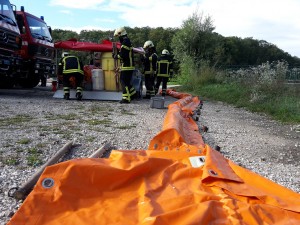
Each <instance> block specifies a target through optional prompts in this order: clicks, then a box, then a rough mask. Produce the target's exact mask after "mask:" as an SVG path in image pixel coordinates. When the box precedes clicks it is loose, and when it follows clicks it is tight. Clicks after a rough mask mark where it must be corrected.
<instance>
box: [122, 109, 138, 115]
mask: <svg viewBox="0 0 300 225" xmlns="http://www.w3.org/2000/svg"><path fill="white" fill-rule="evenodd" d="M121 114H122V115H132V116H134V115H136V114H135V113H132V112H129V111H128V110H126V109H123V108H122V109H121Z"/></svg>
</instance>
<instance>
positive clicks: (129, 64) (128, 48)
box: [117, 36, 135, 71]
mask: <svg viewBox="0 0 300 225" xmlns="http://www.w3.org/2000/svg"><path fill="white" fill-rule="evenodd" d="M117 57H118V59H120V60H121V71H125V70H134V69H135V67H134V58H133V46H132V44H131V41H130V39H129V38H128V37H127V36H125V37H123V38H122V42H121V49H120V52H119V54H118V56H117Z"/></svg>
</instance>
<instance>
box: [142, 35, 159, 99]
mask: <svg viewBox="0 0 300 225" xmlns="http://www.w3.org/2000/svg"><path fill="white" fill-rule="evenodd" d="M143 48H144V50H145V54H144V55H143V57H142V62H143V65H144V72H143V73H144V77H145V86H146V96H145V97H144V98H146V99H150V98H151V97H153V96H154V95H155V91H154V81H155V74H156V63H157V58H158V57H157V54H156V49H155V46H154V44H153V42H152V41H150V40H149V41H146V42H145V44H144V47H143Z"/></svg>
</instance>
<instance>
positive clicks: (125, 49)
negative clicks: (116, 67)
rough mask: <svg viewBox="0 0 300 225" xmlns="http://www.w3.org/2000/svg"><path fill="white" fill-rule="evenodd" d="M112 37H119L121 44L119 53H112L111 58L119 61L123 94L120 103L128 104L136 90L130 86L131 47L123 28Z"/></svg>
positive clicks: (131, 68)
mask: <svg viewBox="0 0 300 225" xmlns="http://www.w3.org/2000/svg"><path fill="white" fill-rule="evenodd" d="M114 36H115V37H119V40H120V43H121V48H120V51H119V52H118V53H117V54H114V53H113V58H114V59H120V61H121V68H120V69H121V74H120V81H121V85H122V90H123V94H122V100H121V101H120V103H130V101H131V100H132V99H133V98H134V97H135V95H136V90H135V89H134V87H133V86H132V85H131V79H132V74H133V71H134V69H135V67H134V59H133V46H132V44H131V41H130V39H129V38H128V36H127V32H126V30H125V28H124V27H120V28H118V29H116V30H115V33H114Z"/></svg>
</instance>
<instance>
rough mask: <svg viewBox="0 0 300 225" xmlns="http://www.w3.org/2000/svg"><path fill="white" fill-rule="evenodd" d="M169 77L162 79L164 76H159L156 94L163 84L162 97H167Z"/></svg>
mask: <svg viewBox="0 0 300 225" xmlns="http://www.w3.org/2000/svg"><path fill="white" fill-rule="evenodd" d="M168 80H169V77H162V76H157V78H156V85H155V93H157V92H158V89H159V86H160V84H161V83H162V91H161V95H162V96H166V94H167V83H168Z"/></svg>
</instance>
